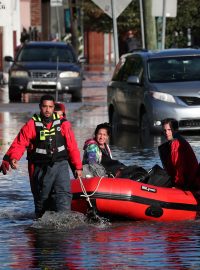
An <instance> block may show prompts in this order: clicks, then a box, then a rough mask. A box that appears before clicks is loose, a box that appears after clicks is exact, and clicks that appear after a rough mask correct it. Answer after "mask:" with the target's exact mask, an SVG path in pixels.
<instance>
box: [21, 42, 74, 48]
mask: <svg viewBox="0 0 200 270" xmlns="http://www.w3.org/2000/svg"><path fill="white" fill-rule="evenodd" d="M24 46H27V47H37V46H38V47H69V48H71V45H70V44H68V43H66V42H57V41H29V42H27V43H25V45H24Z"/></svg>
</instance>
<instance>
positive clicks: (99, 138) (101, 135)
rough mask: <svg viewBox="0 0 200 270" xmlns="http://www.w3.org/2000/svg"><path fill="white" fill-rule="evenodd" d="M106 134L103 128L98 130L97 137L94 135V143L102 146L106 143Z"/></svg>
mask: <svg viewBox="0 0 200 270" xmlns="http://www.w3.org/2000/svg"><path fill="white" fill-rule="evenodd" d="M108 138H109V136H108V133H107V130H106V129H104V128H101V129H99V131H98V133H97V135H96V141H97V142H98V144H99V145H100V146H104V144H105V143H107V141H108Z"/></svg>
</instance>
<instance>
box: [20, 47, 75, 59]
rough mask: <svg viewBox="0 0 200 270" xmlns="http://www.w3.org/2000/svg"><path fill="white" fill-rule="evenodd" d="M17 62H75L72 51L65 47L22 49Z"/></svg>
mask: <svg viewBox="0 0 200 270" xmlns="http://www.w3.org/2000/svg"><path fill="white" fill-rule="evenodd" d="M16 60H17V61H22V62H27V61H44V62H57V61H59V62H69V63H74V62H76V57H75V54H74V53H73V51H72V50H71V49H70V48H67V47H47V46H46V47H39V46H37V47H36V46H35V47H34V46H30V47H28V46H27V47H24V48H23V49H22V50H21V51H20V53H19V54H18V56H17V59H16Z"/></svg>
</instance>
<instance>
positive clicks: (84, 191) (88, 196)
mask: <svg viewBox="0 0 200 270" xmlns="http://www.w3.org/2000/svg"><path fill="white" fill-rule="evenodd" d="M103 178H104V176H101V178H100V179H99V181H98V184H97V187H96V188H95V190H94V192H93V193H91V194H90V195H88V194H87V191H86V189H85V186H84V184H83V181H82V179H81V177H80V176H79V177H78V179H79V181H80V185H81V189H82V192H83V194H81V197H85V198H86V201H88V203H89V205H90V207H92V203H91V201H90V197H91V196H93V195H94V194H95V193H96V192H97V189H98V188H99V185H100V183H101V180H102V179H103Z"/></svg>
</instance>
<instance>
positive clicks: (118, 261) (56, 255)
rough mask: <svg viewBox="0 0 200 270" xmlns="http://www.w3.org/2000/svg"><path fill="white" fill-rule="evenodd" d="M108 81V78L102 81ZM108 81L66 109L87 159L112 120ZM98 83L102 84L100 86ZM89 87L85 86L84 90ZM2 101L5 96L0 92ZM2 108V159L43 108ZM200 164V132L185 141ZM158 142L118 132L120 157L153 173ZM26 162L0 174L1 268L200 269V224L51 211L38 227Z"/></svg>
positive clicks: (89, 82) (91, 77) (89, 81)
mask: <svg viewBox="0 0 200 270" xmlns="http://www.w3.org/2000/svg"><path fill="white" fill-rule="evenodd" d="M102 79H103V80H102ZM107 79H108V75H106V74H105V76H104V74H101V76H100V78H99V76H98V74H96V73H92V74H88V75H87V76H86V81H85V89H84V95H85V98H84V102H83V103H78V104H75V103H74V104H72V103H66V105H67V107H68V119H69V120H70V121H71V122H72V125H73V128H74V131H75V134H76V137H77V141H78V145H79V147H80V150H81V153H82V147H83V143H84V140H85V139H86V138H88V137H90V136H92V134H93V131H94V128H95V126H96V125H97V124H99V123H100V122H104V121H107V120H108V118H107V107H106V96H105V85H106V81H107ZM97 82H98V83H97ZM86 86H87V87H86ZM0 95H1V93H0ZM1 100H4V101H3V103H2V104H1V106H0V143H1V146H0V147H1V150H0V158H1V159H2V156H3V154H4V153H5V151H6V150H7V148H8V147H9V144H10V142H11V141H12V140H13V138H14V136H15V135H16V134H17V132H18V130H19V128H20V127H21V126H22V125H23V123H24V122H25V121H26V120H27V119H28V118H29V117H30V116H31V115H32V114H33V113H34V112H35V111H36V110H37V109H38V104H37V102H36V100H33V101H32V102H31V103H30V104H29V103H22V104H7V102H6V93H4V92H3V95H2V97H1ZM186 138H187V139H188V140H189V142H190V143H191V144H192V146H193V148H194V150H195V152H196V153H197V157H198V159H199V160H200V140H199V134H193V135H186ZM161 141H162V138H161V137H160V136H151V137H149V138H148V139H145V140H144V138H141V137H140V136H139V135H138V134H136V133H133V132H130V131H120V132H119V133H117V134H114V137H113V138H112V140H111V148H112V151H113V156H114V158H118V159H120V160H121V161H122V162H124V163H125V164H127V165H129V164H137V165H142V166H143V167H145V168H147V169H148V168H151V167H152V166H153V165H154V164H155V163H158V164H160V161H159V158H158V153H157V146H158V145H159V144H160V143H161ZM33 211H34V209H33V199H32V195H31V192H30V187H29V182H28V175H27V161H26V157H25V155H24V157H23V158H22V159H21V161H20V168H19V170H18V171H12V172H11V173H9V175H7V176H3V175H2V174H0V225H1V226H0V269H6V270H7V269H20V270H22V269H81V270H82V269H167V268H168V269H199V268H200V258H199V251H200V241H199V239H200V222H199V220H195V221H187V222H170V223H161V222H136V221H114V222H112V223H110V222H109V221H107V220H102V223H99V224H89V223H88V222H87V221H86V220H85V217H84V216H83V215H82V214H78V213H71V214H70V215H65V216H62V215H59V216H58V215H57V214H50V213H47V214H46V215H45V216H44V217H43V218H42V220H41V221H40V222H35V221H33V217H34V215H33Z"/></svg>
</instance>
